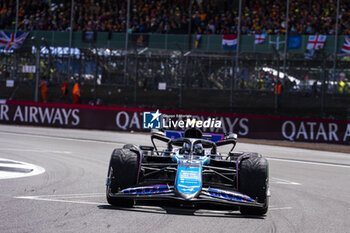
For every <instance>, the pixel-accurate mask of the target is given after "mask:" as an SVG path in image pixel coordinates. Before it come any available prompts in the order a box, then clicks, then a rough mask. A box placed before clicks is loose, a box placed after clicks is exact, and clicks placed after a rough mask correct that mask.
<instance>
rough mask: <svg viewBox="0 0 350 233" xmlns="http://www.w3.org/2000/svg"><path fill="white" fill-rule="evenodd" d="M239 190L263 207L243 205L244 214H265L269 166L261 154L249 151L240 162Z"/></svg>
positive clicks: (267, 200)
mask: <svg viewBox="0 0 350 233" xmlns="http://www.w3.org/2000/svg"><path fill="white" fill-rule="evenodd" d="M238 178H239V181H238V182H239V183H238V191H239V192H241V193H243V194H246V195H248V196H250V197H251V198H253V199H254V200H257V202H259V203H262V204H264V206H263V207H251V206H241V207H240V212H241V213H242V214H244V215H259V216H261V215H265V214H266V213H267V210H268V205H269V197H268V196H267V192H268V187H269V167H268V162H267V160H266V159H265V158H263V157H262V156H261V155H260V154H257V153H248V154H247V155H246V156H245V157H244V158H243V159H242V161H241V162H240V164H239V177H238Z"/></svg>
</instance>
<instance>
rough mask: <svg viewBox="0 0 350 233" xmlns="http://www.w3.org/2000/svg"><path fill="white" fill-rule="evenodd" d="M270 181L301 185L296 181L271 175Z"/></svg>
mask: <svg viewBox="0 0 350 233" xmlns="http://www.w3.org/2000/svg"><path fill="white" fill-rule="evenodd" d="M270 182H271V183H275V184H290V185H301V184H300V183H298V182H293V181H289V180H283V179H279V178H274V177H271V178H270Z"/></svg>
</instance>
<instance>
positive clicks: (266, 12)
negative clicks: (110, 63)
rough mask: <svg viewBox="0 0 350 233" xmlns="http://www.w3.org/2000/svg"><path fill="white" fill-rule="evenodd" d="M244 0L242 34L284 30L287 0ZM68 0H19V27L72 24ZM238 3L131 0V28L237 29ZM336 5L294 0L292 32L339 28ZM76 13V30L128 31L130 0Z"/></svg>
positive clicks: (344, 28) (343, 7) (342, 16)
mask: <svg viewBox="0 0 350 233" xmlns="http://www.w3.org/2000/svg"><path fill="white" fill-rule="evenodd" d="M243 2H244V5H243V7H242V17H241V20H242V21H241V25H242V27H241V32H242V33H243V34H262V33H266V34H278V33H283V32H285V30H286V7H287V6H286V1H285V0H259V1H258V0H246V1H243ZM340 2H341V4H340V8H339V34H343V35H344V34H345V35H349V34H350V1H340ZM70 4H71V1H59V0H57V1H54V0H53V1H47V0H33V1H28V0H19V14H18V19H19V20H18V23H19V24H18V27H19V30H22V31H31V30H55V31H68V30H70V16H71V5H70ZM237 5H238V1H230V0H223V1H213V0H193V1H191V0H131V9H130V27H129V32H134V33H172V34H186V33H188V27H189V23H190V24H191V32H192V33H199V34H235V33H237V25H238V6H237ZM336 5H337V1H336V0H298V1H290V7H289V27H288V28H289V31H290V33H292V34H293V33H295V34H316V33H320V34H327V35H332V34H335V25H336V23H335V22H336V9H337V6H336ZM0 6H1V9H0V29H13V28H14V27H15V24H16V23H15V18H16V1H15V0H1V1H0ZM191 6H192V7H191ZM189 8H191V11H190V10H189ZM190 12H191V13H190ZM73 15H74V16H73V18H74V22H73V30H74V31H104V32H109V31H111V32H125V30H126V20H127V1H126V0H122V1H121V0H102V1H98V0H75V1H74V12H73ZM189 19H190V20H189Z"/></svg>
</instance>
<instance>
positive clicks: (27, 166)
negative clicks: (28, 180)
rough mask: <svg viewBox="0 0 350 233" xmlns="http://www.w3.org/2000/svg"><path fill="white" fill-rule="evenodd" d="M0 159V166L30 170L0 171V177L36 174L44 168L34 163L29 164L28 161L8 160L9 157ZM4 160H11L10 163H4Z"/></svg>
mask: <svg viewBox="0 0 350 233" xmlns="http://www.w3.org/2000/svg"><path fill="white" fill-rule="evenodd" d="M0 161H1V162H2V163H1V164H0V166H1V167H8V168H19V169H28V170H32V171H31V172H28V173H23V172H8V171H0V179H13V178H22V177H28V176H36V175H40V174H42V173H44V172H45V169H44V168H42V167H39V166H37V165H34V164H30V163H25V162H20V161H15V160H10V159H3V158H0ZM6 162H12V163H6Z"/></svg>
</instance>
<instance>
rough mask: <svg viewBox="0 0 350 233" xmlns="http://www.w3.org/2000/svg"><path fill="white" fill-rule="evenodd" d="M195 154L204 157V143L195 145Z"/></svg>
mask: <svg viewBox="0 0 350 233" xmlns="http://www.w3.org/2000/svg"><path fill="white" fill-rule="evenodd" d="M193 154H195V155H204V149H203V145H202V143H197V144H195V145H194V148H193Z"/></svg>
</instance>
